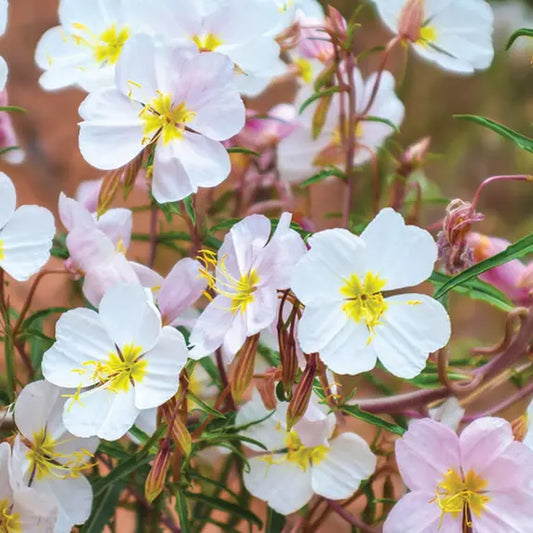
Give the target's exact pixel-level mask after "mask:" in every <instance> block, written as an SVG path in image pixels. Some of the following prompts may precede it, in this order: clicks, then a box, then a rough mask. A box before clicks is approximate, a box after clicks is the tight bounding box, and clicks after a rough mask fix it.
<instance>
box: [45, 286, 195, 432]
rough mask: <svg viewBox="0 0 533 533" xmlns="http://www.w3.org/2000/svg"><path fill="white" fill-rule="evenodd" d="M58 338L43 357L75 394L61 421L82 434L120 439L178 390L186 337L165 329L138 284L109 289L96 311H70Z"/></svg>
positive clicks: (57, 380)
mask: <svg viewBox="0 0 533 533" xmlns="http://www.w3.org/2000/svg"><path fill="white" fill-rule="evenodd" d="M56 339H57V340H56V343H55V344H54V345H53V346H52V348H50V349H49V350H48V351H47V352H46V353H45V354H44V358H43V364H42V369H43V375H44V376H45V378H46V379H47V380H48V381H50V382H51V383H53V384H55V385H57V386H62V387H66V388H70V389H74V390H73V391H72V392H71V393H69V395H68V401H67V402H66V404H65V408H64V412H63V421H64V423H65V426H66V427H67V429H68V430H69V431H70V432H71V433H73V434H74V435H78V436H80V437H89V436H92V435H97V436H99V437H101V438H105V439H108V440H115V439H117V438H120V437H121V436H122V435H124V434H125V433H126V432H127V431H128V430H129V429H130V428H131V426H132V425H133V424H134V422H135V419H136V418H137V415H138V414H139V411H140V410H143V409H150V408H154V407H158V406H159V405H162V404H163V403H165V402H166V401H167V400H168V399H169V398H171V397H172V396H173V395H174V394H175V393H176V391H177V390H178V377H179V373H180V371H181V369H182V367H183V365H184V364H185V362H186V360H187V356H188V351H187V347H186V346H185V341H184V339H183V336H182V335H181V333H179V332H178V331H177V330H176V329H174V328H172V327H170V326H165V327H161V316H160V314H159V311H158V310H157V309H156V308H155V306H154V305H153V303H152V302H151V301H149V299H148V296H147V294H146V292H145V290H144V289H143V287H142V286H141V285H139V284H129V283H126V284H118V285H115V286H114V287H112V288H111V289H110V290H109V291H108V292H107V293H106V294H105V296H104V297H103V298H102V301H101V302H100V306H99V309H98V312H95V311H91V310H89V309H74V310H72V311H68V312H67V313H65V314H64V315H63V316H62V317H61V318H60V319H59V321H58V323H57V326H56Z"/></svg>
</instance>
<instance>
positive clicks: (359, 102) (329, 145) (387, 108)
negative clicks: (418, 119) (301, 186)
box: [278, 69, 405, 182]
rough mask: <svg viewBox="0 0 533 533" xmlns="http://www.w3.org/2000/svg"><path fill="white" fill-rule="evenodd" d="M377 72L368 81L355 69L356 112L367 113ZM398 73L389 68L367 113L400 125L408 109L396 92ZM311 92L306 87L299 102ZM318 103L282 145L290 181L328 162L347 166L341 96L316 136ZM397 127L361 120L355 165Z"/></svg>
mask: <svg viewBox="0 0 533 533" xmlns="http://www.w3.org/2000/svg"><path fill="white" fill-rule="evenodd" d="M376 76H377V74H375V73H374V74H372V75H371V76H370V77H369V78H368V79H367V80H366V81H364V80H363V78H362V77H361V73H360V72H359V70H357V69H355V71H354V84H355V88H356V113H363V111H365V110H366V107H367V104H368V102H369V100H370V97H371V94H372V90H373V88H374V84H375V82H376ZM394 84H395V81H394V77H393V75H392V74H391V73H390V72H387V71H385V72H384V73H383V76H382V78H381V83H380V85H379V89H378V91H377V94H376V97H375V100H374V102H373V104H372V105H371V106H370V108H369V110H368V113H367V115H370V116H373V117H379V118H382V119H387V120H389V121H390V122H392V123H393V124H394V125H395V126H399V125H400V124H401V123H402V121H403V117H404V113H405V109H404V106H403V104H402V102H401V101H400V99H399V98H398V97H397V96H396V93H395V92H394ZM305 95H307V96H311V93H310V92H309V90H308V89H306V90H304V91H302V93H301V95H300V97H299V98H298V104H302V103H303V102H304V101H305V99H306V96H305ZM315 108H316V106H314V105H311V106H309V107H308V108H307V109H305V110H304V112H303V113H302V114H301V115H300V117H299V121H298V122H299V124H298V126H297V127H296V128H295V130H294V131H293V133H292V134H291V135H289V136H288V137H287V138H285V139H283V140H282V141H281V142H280V144H279V147H278V162H279V170H280V174H281V177H282V179H284V180H285V181H289V182H300V181H302V180H304V179H306V178H310V177H311V176H313V175H314V174H316V173H317V172H318V171H319V170H320V168H322V167H325V166H328V165H336V166H339V167H340V168H344V167H345V162H346V153H345V151H344V149H343V148H342V144H341V132H340V126H339V112H340V97H339V95H335V96H334V97H333V100H332V103H331V107H330V109H329V112H328V115H327V119H326V123H325V125H324V128H323V130H322V132H321V133H320V135H319V136H318V137H317V138H316V139H314V140H313V138H312V133H311V131H312V122H313V114H314V109H315ZM392 133H394V130H393V129H392V128H391V127H390V126H389V125H388V124H384V123H383V122H371V121H364V120H363V121H360V122H359V123H358V125H357V130H356V132H355V134H356V135H355V136H356V150H355V153H354V159H353V162H354V165H362V164H364V163H366V162H367V161H368V160H369V159H370V158H371V157H372V153H373V151H375V150H376V149H377V148H379V147H380V146H382V144H383V143H384V142H385V139H387V137H389V136H390V135H392Z"/></svg>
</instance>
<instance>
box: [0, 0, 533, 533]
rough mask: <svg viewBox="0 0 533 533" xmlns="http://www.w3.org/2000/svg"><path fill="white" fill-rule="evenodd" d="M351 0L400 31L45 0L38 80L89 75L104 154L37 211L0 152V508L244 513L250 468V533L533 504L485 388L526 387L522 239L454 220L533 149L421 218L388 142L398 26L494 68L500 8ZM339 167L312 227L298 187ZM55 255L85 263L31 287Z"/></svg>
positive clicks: (289, 1) (90, 120) (424, 519)
mask: <svg viewBox="0 0 533 533" xmlns="http://www.w3.org/2000/svg"><path fill="white" fill-rule="evenodd" d="M373 3H374V4H375V7H376V13H377V14H378V15H379V17H380V18H381V19H382V20H383V22H384V23H385V24H386V26H387V27H388V28H389V29H390V30H392V31H393V32H394V36H392V37H390V40H389V41H388V42H387V43H386V45H385V46H383V47H378V48H376V49H372V50H365V49H363V48H362V45H361V44H360V43H359V42H358V39H357V35H358V34H357V32H358V31H360V27H359V26H360V24H359V22H357V20H358V19H357V13H356V14H355V15H354V17H352V18H349V19H345V18H344V17H343V16H342V15H341V13H340V12H339V11H337V9H335V8H334V7H333V6H329V7H328V9H327V12H325V11H324V10H323V8H322V6H321V5H320V4H319V3H318V2H317V1H315V0H246V2H243V1H242V0H150V2H148V4H149V5H148V4H147V3H146V2H142V1H141V0H100V1H98V2H96V3H94V4H93V3H89V2H82V1H80V0H60V2H59V21H60V25H59V26H56V27H54V28H51V29H49V30H48V31H46V32H45V33H44V35H43V36H42V37H41V39H40V41H39V43H38V45H37V49H36V52H35V59H36V62H37V64H38V66H39V67H40V68H41V69H42V71H43V73H42V75H41V78H40V85H41V87H42V88H43V89H45V90H58V89H62V88H65V87H68V86H76V87H78V88H81V89H82V90H84V91H85V92H86V93H87V94H86V95H85V97H84V100H83V102H82V103H81V105H80V107H79V114H80V116H81V119H82V121H81V122H80V124H79V127H80V130H79V149H80V152H81V155H82V157H83V158H84V159H85V161H86V162H87V163H89V164H90V165H92V166H93V167H95V168H96V169H99V170H100V171H102V177H101V178H100V179H97V180H92V181H86V182H83V183H81V184H80V186H79V188H78V191H77V193H76V195H75V196H74V197H70V196H67V194H65V193H64V192H61V193H60V195H59V199H58V209H57V211H58V214H59V220H60V222H61V225H62V227H63V229H59V230H57V231H56V227H55V222H54V217H53V215H52V214H51V212H50V211H48V210H47V209H45V208H43V207H37V206H32V205H29V206H28V205H24V206H22V207H19V208H17V207H16V203H17V202H16V193H15V186H14V184H13V182H12V181H11V179H10V178H8V177H7V175H5V174H4V173H0V321H1V327H2V338H1V340H2V342H3V344H4V355H5V365H4V366H3V367H2V368H1V371H2V375H1V376H0V377H1V378H2V379H1V380H0V393H1V394H0V402H1V405H3V406H5V408H4V407H2V408H0V532H2V533H3V532H5V533H21V532H24V533H26V532H30V533H34V532H35V533H38V532H44V533H68V532H69V531H72V528H73V527H74V526H80V525H82V524H84V523H87V526H86V528H87V529H85V528H84V529H83V531H85V530H87V531H97V530H103V528H104V527H105V526H106V524H107V525H111V527H112V529H113V531H115V530H117V531H118V530H119V529H117V523H118V520H119V517H118V515H115V509H116V508H119V507H121V508H124V509H125V510H126V511H129V510H131V509H132V508H135V509H136V510H138V513H137V514H138V519H139V520H140V521H143V520H144V517H145V516H146V515H147V514H149V515H150V520H151V523H152V524H153V528H154V531H155V530H158V531H159V530H160V529H162V528H165V529H168V530H169V531H203V528H204V526H206V525H207V524H214V525H215V526H216V527H217V528H218V529H219V530H228V531H233V530H234V526H236V524H237V523H238V522H240V521H243V520H244V521H247V522H249V524H250V525H252V524H255V525H256V526H258V527H261V525H262V520H261V519H260V518H259V517H258V516H257V515H256V512H258V511H257V509H260V508H261V507H260V505H249V503H248V502H249V497H248V495H251V496H253V497H254V498H256V499H257V500H259V501H261V502H264V503H265V504H266V505H267V506H268V512H267V518H268V523H269V524H270V525H269V526H265V527H266V528H267V529H266V530H268V531H270V529H268V528H269V527H271V528H273V529H272V531H281V530H282V528H283V525H284V524H285V523H286V522H285V521H286V520H287V521H288V522H287V523H288V524H289V525H290V526H291V531H300V530H301V531H304V530H305V531H320V530H322V529H321V527H322V524H323V522H324V521H325V520H327V519H328V515H329V514H330V513H332V512H333V513H335V514H337V515H338V516H339V517H340V518H342V519H343V520H345V521H346V522H347V523H349V524H350V525H351V526H352V528H355V529H357V530H360V531H372V532H374V531H376V532H377V531H383V532H384V533H396V532H404V531H408V532H410V533H430V532H438V531H443V532H446V533H460V532H462V533H465V532H475V533H496V532H499V531H512V532H514V533H527V532H528V531H529V530H530V529H531V526H530V523H531V520H532V518H533V512H532V511H531V509H533V507H532V503H533V492H532V491H531V488H530V484H531V479H532V477H533V451H531V449H532V448H533V446H532V444H531V443H532V441H533V436H532V433H533V431H532V430H530V429H529V421H528V415H526V414H523V413H520V415H521V416H519V417H518V418H516V419H515V420H513V423H512V424H511V423H510V422H508V421H507V420H505V419H503V418H498V417H492V416H489V415H493V414H499V413H500V412H501V411H504V410H505V409H506V408H508V407H511V406H514V405H515V404H517V402H518V400H520V399H522V398H524V397H529V396H530V395H531V393H532V392H533V384H532V383H531V375H532V374H531V361H530V359H531V357H530V356H531V341H532V338H531V332H532V331H533V307H532V304H533V273H532V265H531V264H529V266H528V265H526V264H525V263H523V262H522V261H521V258H522V257H523V256H524V255H526V254H527V253H528V252H530V251H531V249H532V240H531V235H530V236H528V237H525V238H524V239H522V240H520V241H518V242H517V243H515V244H513V245H511V243H509V242H508V241H505V240H503V239H498V238H496V237H491V236H487V235H484V234H481V233H478V232H475V231H473V226H474V224H477V223H480V222H481V221H482V220H483V218H484V217H483V214H481V213H480V212H478V211H477V210H476V207H477V205H478V203H479V202H478V201H479V196H480V193H481V191H482V189H483V188H484V187H485V186H486V185H487V184H488V183H491V182H492V181H509V180H513V181H522V182H530V181H531V177H530V176H526V175H518V176H495V177H491V178H488V179H487V180H485V181H484V182H483V183H482V184H481V185H480V187H479V189H478V191H477V193H476V195H475V197H474V198H473V200H472V202H467V201H463V200H460V199H455V200H453V201H451V202H450V204H449V207H448V208H447V209H446V211H444V209H441V211H442V212H441V213H440V215H441V220H439V221H437V222H436V223H434V224H431V225H425V224H424V223H423V219H422V215H421V211H422V208H423V207H424V206H425V200H426V197H425V196H424V191H423V190H422V185H421V184H420V180H419V179H418V178H419V176H416V173H417V172H418V171H419V170H420V169H421V168H422V167H423V165H424V159H425V156H426V155H427V152H428V149H429V143H430V141H429V139H428V138H424V139H422V140H421V141H419V142H416V143H415V144H413V145H411V146H410V147H409V148H407V149H405V150H404V151H403V154H401V155H398V150H397V145H398V139H396V138H395V139H394V141H395V142H396V146H395V145H394V143H393V142H391V139H392V138H394V137H395V135H396V133H397V132H398V130H399V129H400V128H401V127H402V125H403V122H404V118H405V115H406V107H405V105H404V103H403V102H402V100H401V99H400V96H399V95H402V91H401V88H400V83H401V82H400V76H399V75H398V73H396V72H395V70H396V69H395V68H394V65H393V62H392V61H390V59H391V54H392V53H393V51H394V52H396V51H399V52H404V53H407V50H408V48H409V47H411V48H413V49H414V50H415V52H416V53H417V55H419V56H421V57H422V58H424V59H426V60H428V61H429V62H430V63H432V64H433V65H434V66H437V67H440V68H442V69H444V70H446V71H450V72H455V73H460V74H472V73H474V71H479V70H484V69H487V68H489V66H490V65H491V63H492V59H493V55H494V50H493V46H492V38H491V34H492V25H493V14H492V9H491V7H490V6H489V4H488V3H487V2H486V1H485V0H446V1H437V0H426V1H424V0H394V1H392V0H374V2H373ZM6 13H7V1H3V2H2V1H0V33H2V32H3V30H4V29H5V22H6V20H5V19H6V16H5V15H6ZM521 31H523V30H521ZM529 31H530V34H531V35H533V33H532V32H531V30H529ZM530 34H528V33H527V32H525V33H523V34H520V35H518V36H522V35H530ZM371 54H379V55H380V61H379V63H378V66H377V68H375V70H374V71H373V72H370V73H368V75H367V74H363V73H366V72H368V69H367V68H366V64H365V60H366V57H367V56H368V55H371ZM6 77H7V67H5V62H4V61H3V60H2V61H1V62H0V90H3V87H4V85H5V79H6ZM287 82H289V85H290V86H291V87H292V90H293V92H294V93H295V94H294V98H293V99H292V100H291V101H290V102H288V101H287V100H288V98H282V99H279V98H278V99H277V100H276V98H277V97H278V96H279V93H282V92H283V90H282V89H279V88H280V87H283V86H284V85H283V84H287ZM257 97H259V99H257ZM263 99H264V100H263ZM265 102H266V103H268V102H270V103H271V104H272V102H274V104H273V105H272V106H271V108H270V110H269V111H267V112H264V109H265V108H268V105H265V104H264V103H265ZM7 110H8V108H6V109H0V113H1V112H6V113H7ZM407 112H411V110H407ZM413 113H414V112H413ZM471 118H472V117H471ZM474 119H475V120H476V121H477V122H482V123H483V125H486V126H487V125H488V127H490V128H491V129H493V130H494V131H496V132H497V133H500V134H502V131H503V135H504V136H505V137H506V138H508V139H509V138H510V139H511V140H514V141H515V142H516V143H517V144H518V145H519V146H520V147H522V148H523V147H524V145H527V146H526V149H527V150H528V151H532V146H533V141H531V140H529V139H527V138H526V137H524V136H520V135H518V134H516V133H515V132H513V131H512V130H509V129H508V128H506V127H504V126H502V125H499V124H496V123H494V122H492V121H489V120H488V119H483V118H480V117H474ZM9 127H11V126H10V125H9ZM1 129H2V122H1V119H0V130H1ZM8 129H9V128H8ZM8 129H6V132H8ZM9 132H11V133H9V135H11V137H9V138H10V139H11V141H9V142H12V141H13V139H15V137H14V136H13V135H12V128H11V130H9ZM510 132H511V133H510ZM4 134H5V136H7V135H8V133H5V132H4ZM1 142H2V139H0V144H1ZM6 142H7V141H6ZM385 178H386V179H385ZM417 179H418V181H417ZM333 181H336V182H337V183H336V184H337V185H339V187H341V190H342V191H343V196H344V197H343V198H342V204H343V207H342V212H340V213H330V215H331V216H330V218H331V219H332V220H331V221H328V224H327V225H326V224H324V221H323V220H321V219H320V217H318V216H315V213H314V212H313V210H312V209H311V208H310V204H311V200H312V197H310V196H309V195H308V194H307V192H306V191H307V190H308V189H307V188H308V187H311V186H313V185H314V184H316V183H319V182H325V183H326V184H327V183H328V182H333ZM203 189H208V190H207V191H204V190H203ZM369 191H370V192H369ZM119 193H122V200H121V201H120V202H121V203H120V202H119ZM132 197H135V198H136V201H135V202H131V198H132ZM133 203H135V205H132V204H133ZM118 205H121V207H118ZM124 205H126V206H128V207H124ZM145 212H146V213H145ZM144 215H148V217H144ZM424 216H425V214H424ZM148 219H149V220H148ZM329 222H331V223H329ZM146 226H149V227H148V230H146ZM440 227H442V230H441V231H440V233H439V234H438V235H436V234H432V231H433V230H438V229H439V228H440ZM425 228H426V229H425ZM435 233H436V232H435ZM143 244H144V248H143ZM145 253H146V254H147V259H146V260H144V259H142V258H143V257H144V255H143V254H145ZM51 255H52V256H54V259H53V261H54V263H55V265H54V267H53V268H50V269H46V268H44V267H45V264H46V263H47V262H48V260H49V259H50V257H51ZM165 273H167V274H166V276H165ZM52 274H56V275H64V276H65V279H68V280H69V282H70V283H69V286H70V287H75V288H76V289H78V290H77V291H73V293H72V295H71V298H70V299H69V302H68V305H65V306H63V307H60V304H61V302H59V299H60V297H59V296H58V301H57V302H53V305H49V306H48V308H46V309H40V310H37V311H31V307H32V304H34V303H35V301H34V299H33V298H34V296H35V293H36V291H37V289H38V288H39V286H40V284H41V282H42V279H43V278H45V277H46V276H49V275H52ZM33 276H34V279H33V283H32V285H31V287H30V288H29V290H28V291H27V296H26V299H25V300H24V301H23V304H22V305H20V306H19V294H20V293H19V292H18V291H17V290H14V289H13V286H14V285H15V287H16V288H18V285H16V283H17V282H24V281H26V280H28V279H29V278H31V277H33ZM11 278H12V280H11ZM47 279H48V278H47ZM431 285H433V286H435V291H433V290H432V287H431ZM451 291H457V292H460V293H462V294H463V295H464V294H466V295H467V296H468V297H470V298H471V299H477V300H483V301H484V302H485V303H489V304H492V305H493V306H495V307H496V308H498V309H499V310H500V311H501V310H503V311H505V312H507V313H508V314H507V318H506V326H505V331H506V336H505V338H504V339H503V341H502V342H501V343H499V344H498V345H497V346H496V347H493V348H475V349H474V350H473V353H472V354H470V353H468V354H466V355H465V350H464V349H463V348H461V347H460V346H459V343H458V342H457V338H456V335H455V330H454V332H453V333H452V318H454V316H453V311H454V305H451V304H450V301H449V300H450V299H451ZM14 302H15V303H14ZM450 315H452V318H450ZM56 316H57V320H56V321H55V324H54V323H52V322H51V318H52V317H56ZM453 324H455V322H453ZM51 331H54V333H53V336H50V335H51ZM4 371H5V376H4V375H3V374H4ZM41 378H42V379H41ZM510 378H513V381H512V383H515V384H516V383H518V384H519V385H520V387H521V388H520V389H519V390H517V391H515V392H514V393H513V394H511V395H510V397H509V398H506V399H505V400H504V401H503V402H501V403H498V404H495V405H493V402H491V407H490V409H489V410H488V411H484V412H477V413H476V412H473V411H472V410H471V409H470V403H471V402H472V401H473V400H474V399H477V397H478V396H479V395H482V394H483V393H485V392H486V391H491V390H492V388H493V387H495V386H498V385H500V384H502V383H504V382H509V385H510V386H511V380H510ZM404 389H406V390H404ZM369 392H371V393H376V394H377V392H380V393H381V394H382V396H380V397H378V398H366V397H365V395H366V394H367V393H369ZM486 397H487V398H489V397H490V396H486ZM532 410H533V407H530V408H529V412H530V414H531V412H532ZM379 415H385V416H386V418H385V417H382V416H379ZM4 421H6V424H5V426H4ZM4 427H5V429H4ZM459 428H461V429H462V431H461V432H460V435H459V436H458V435H457V431H458V429H459ZM522 441H523V442H522ZM400 480H403V484H402V483H400ZM403 485H405V486H406V487H407V489H408V491H409V492H407V493H405V491H404V490H403V489H402V487H403ZM235 487H238V489H236V488H235ZM154 500H157V502H156V503H155V504H154V505H152V504H153V502H154ZM363 500H366V503H365V504H363V503H362V501H363ZM352 504H354V505H353V506H352ZM376 504H379V505H378V506H377V507H376ZM256 508H257V509H256ZM363 508H364V512H362V513H361V512H360V511H361V509H363ZM214 510H218V511H219V512H220V514H221V515H222V518H221V517H220V516H218V515H213V511H214ZM296 513H298V514H296ZM377 513H379V514H377ZM282 515H283V516H282ZM288 515H293V516H292V517H291V516H289V517H288V518H286V517H287V516H288ZM178 522H179V524H180V526H179V527H178V526H177V525H176V524H177V523H178ZM274 523H276V524H277V525H273V524H274ZM280 524H281V525H280ZM143 527H144V526H143ZM276 528H277V529H276Z"/></svg>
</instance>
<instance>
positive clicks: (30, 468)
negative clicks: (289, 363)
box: [13, 381, 98, 533]
mask: <svg viewBox="0 0 533 533" xmlns="http://www.w3.org/2000/svg"><path fill="white" fill-rule="evenodd" d="M65 392H67V391H65V390H61V389H59V388H58V387H54V386H53V385H51V384H50V383H47V382H46V381H36V382H34V383H30V384H29V385H27V386H26V387H25V388H24V389H23V390H22V392H21V393H20V395H19V397H18V398H17V401H16V403H15V423H16V424H17V428H18V430H19V431H20V433H21V434H22V437H23V439H24V440H23V441H22V440H21V439H20V438H19V437H17V439H16V441H15V447H14V449H13V457H14V462H15V463H18V468H19V469H22V472H23V478H22V479H23V482H24V483H25V484H26V485H27V486H29V487H31V488H33V489H35V491H37V492H39V493H40V494H42V495H44V496H45V497H48V498H52V499H53V500H54V502H55V504H56V506H57V521H56V524H55V527H54V531H55V532H56V533H68V532H69V531H70V530H71V529H72V526H74V525H75V524H82V523H83V522H85V521H86V520H87V518H89V515H90V513H91V507H92V499H93V493H92V488H91V485H90V483H89V482H88V481H87V479H86V478H85V476H83V475H82V474H81V470H83V469H84V468H88V467H89V466H90V464H89V463H90V462H91V458H92V456H93V454H94V452H95V451H96V448H97V447H98V439H96V438H91V439H80V438H77V437H74V436H73V435H71V434H70V433H69V432H68V431H67V430H66V429H65V426H64V425H63V422H62V415H63V407H64V405H65V398H64V397H63V394H62V393H65Z"/></svg>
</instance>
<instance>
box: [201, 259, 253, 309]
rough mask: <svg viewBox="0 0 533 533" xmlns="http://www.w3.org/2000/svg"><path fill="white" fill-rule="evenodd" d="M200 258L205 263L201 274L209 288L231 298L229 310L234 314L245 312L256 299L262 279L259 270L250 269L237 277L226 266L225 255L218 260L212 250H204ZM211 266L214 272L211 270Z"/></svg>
mask: <svg viewBox="0 0 533 533" xmlns="http://www.w3.org/2000/svg"><path fill="white" fill-rule="evenodd" d="M198 259H199V260H200V261H201V262H202V263H203V267H202V268H201V269H200V275H201V276H202V277H203V278H205V279H206V280H207V283H208V286H209V288H210V289H211V290H212V291H214V292H216V293H217V294H220V295H222V296H225V297H226V298H229V299H230V300H231V305H230V308H229V310H231V312H232V313H233V314H234V315H235V314H237V313H244V312H245V311H246V309H247V307H248V306H249V305H250V304H251V303H252V302H253V301H254V293H255V291H256V290H257V286H258V285H259V281H260V279H259V275H258V274H257V271H256V270H255V269H250V270H249V271H248V272H246V273H245V274H242V275H240V276H239V277H238V278H237V277H235V276H234V275H233V274H232V273H231V272H230V271H229V270H228V268H227V267H226V265H225V259H226V258H225V257H223V258H222V259H220V261H217V256H216V254H215V253H214V252H211V251H210V250H202V252H201V253H200V255H199V256H198ZM211 268H213V270H214V273H213V271H212V270H210V269H211ZM208 296H209V295H208Z"/></svg>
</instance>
